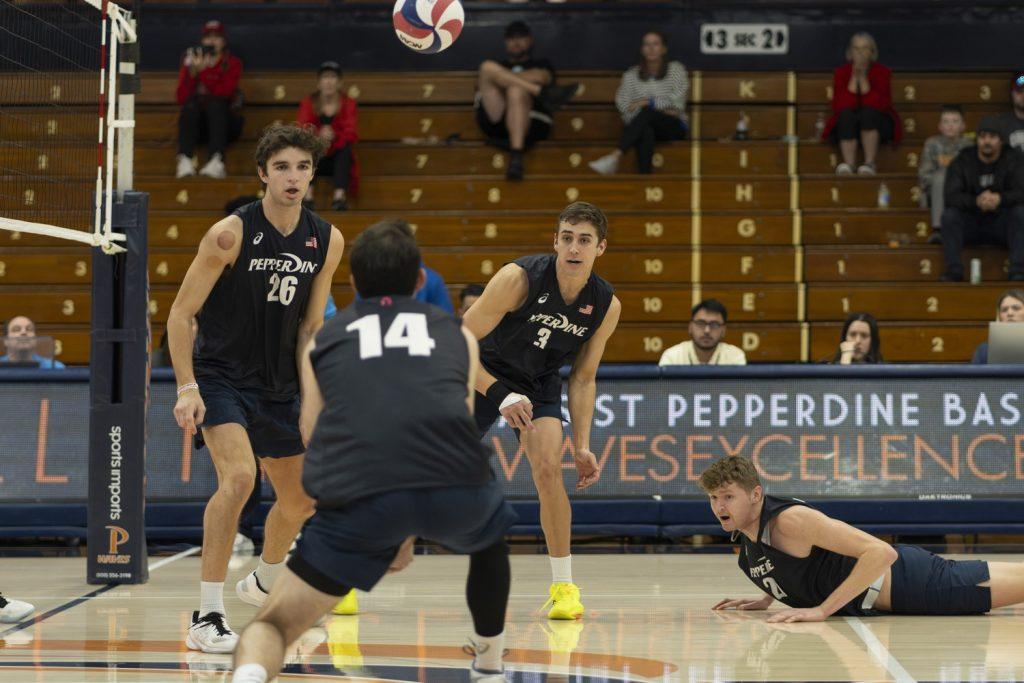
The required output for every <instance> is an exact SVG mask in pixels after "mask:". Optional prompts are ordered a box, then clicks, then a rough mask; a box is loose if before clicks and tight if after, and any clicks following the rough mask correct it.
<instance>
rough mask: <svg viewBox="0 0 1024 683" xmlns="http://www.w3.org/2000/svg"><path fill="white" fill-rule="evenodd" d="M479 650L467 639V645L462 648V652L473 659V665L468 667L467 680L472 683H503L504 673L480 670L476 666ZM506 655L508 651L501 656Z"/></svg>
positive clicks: (477, 646)
mask: <svg viewBox="0 0 1024 683" xmlns="http://www.w3.org/2000/svg"><path fill="white" fill-rule="evenodd" d="M479 649H480V645H478V644H477V643H475V642H473V639H472V638H470V639H469V643H467V644H466V645H463V646H462V651H463V652H465V653H466V654H467V655H470V656H471V657H472V658H473V663H472V664H470V665H469V680H471V681H473V683H504V682H505V672H504V671H503V670H502V671H492V670H490V669H480V668H478V667H477V665H476V654H477V651H478V650H479ZM506 654H508V651H507V650H506V651H505V652H503V653H502V656H505V655H506Z"/></svg>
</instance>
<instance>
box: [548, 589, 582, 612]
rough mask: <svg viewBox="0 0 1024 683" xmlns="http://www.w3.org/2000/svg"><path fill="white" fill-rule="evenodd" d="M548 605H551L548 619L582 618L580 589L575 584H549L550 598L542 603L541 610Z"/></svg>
mask: <svg viewBox="0 0 1024 683" xmlns="http://www.w3.org/2000/svg"><path fill="white" fill-rule="evenodd" d="M548 605H551V610H550V611H549V612H548V619H579V618H580V617H582V616H583V603H582V602H580V589H579V588H578V587H577V586H576V584H575V583H553V584H551V597H550V598H548V601H547V602H545V603H544V607H541V610H543V609H544V608H545V607H547V606H548Z"/></svg>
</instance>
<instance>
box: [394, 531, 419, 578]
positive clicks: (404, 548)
mask: <svg viewBox="0 0 1024 683" xmlns="http://www.w3.org/2000/svg"><path fill="white" fill-rule="evenodd" d="M415 545H416V537H415V536H410V537H409V538H407V539H405V540H404V541H402V545H401V547H399V549H398V552H397V553H396V554H395V559H393V560H391V566H390V567H388V573H389V574H394V573H395V572H400V571H402V570H403V569H405V568H406V567H408V566H409V565H410V564H412V559H413V553H412V550H413V546H415Z"/></svg>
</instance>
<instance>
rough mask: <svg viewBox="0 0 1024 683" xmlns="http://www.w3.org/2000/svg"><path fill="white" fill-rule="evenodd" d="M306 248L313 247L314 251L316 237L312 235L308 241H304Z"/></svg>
mask: <svg viewBox="0 0 1024 683" xmlns="http://www.w3.org/2000/svg"><path fill="white" fill-rule="evenodd" d="M306 246H307V247H313V248H314V249H316V235H313V236H312V237H310V238H309V239H308V240H306Z"/></svg>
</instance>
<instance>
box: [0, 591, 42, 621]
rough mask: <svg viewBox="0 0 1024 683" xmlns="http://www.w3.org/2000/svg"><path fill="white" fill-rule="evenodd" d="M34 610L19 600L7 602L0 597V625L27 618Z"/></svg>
mask: <svg viewBox="0 0 1024 683" xmlns="http://www.w3.org/2000/svg"><path fill="white" fill-rule="evenodd" d="M35 611H36V608H35V607H33V606H32V605H30V604H28V603H27V602H22V601H21V600H8V599H7V598H5V597H4V596H2V595H0V623H3V624H13V623H15V622H18V621H21V620H22V619H25V618H27V617H28V616H29V615H30V614H32V613H33V612H35Z"/></svg>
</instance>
